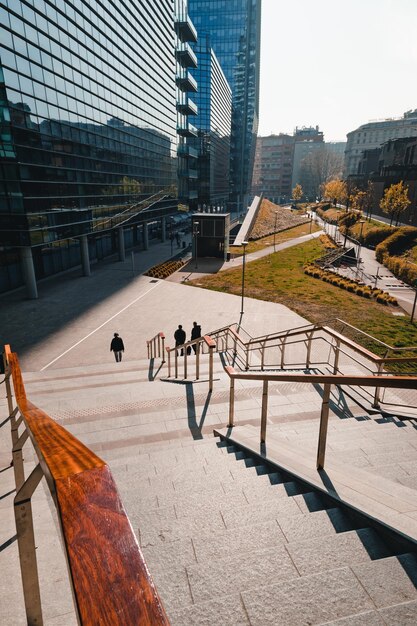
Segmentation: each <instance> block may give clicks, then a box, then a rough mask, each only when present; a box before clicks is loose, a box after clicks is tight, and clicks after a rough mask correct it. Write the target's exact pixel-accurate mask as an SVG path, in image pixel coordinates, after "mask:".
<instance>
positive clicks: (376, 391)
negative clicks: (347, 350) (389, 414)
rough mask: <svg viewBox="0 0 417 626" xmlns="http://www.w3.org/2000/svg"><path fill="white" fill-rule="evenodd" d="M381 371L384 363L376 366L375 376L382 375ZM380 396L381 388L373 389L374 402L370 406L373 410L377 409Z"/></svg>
mask: <svg viewBox="0 0 417 626" xmlns="http://www.w3.org/2000/svg"><path fill="white" fill-rule="evenodd" d="M383 369H384V361H380V363H379V364H378V374H377V375H378V376H380V375H381V374H382V371H383ZM380 394H381V387H375V395H374V402H373V405H372V406H373V408H374V409H379V403H380Z"/></svg>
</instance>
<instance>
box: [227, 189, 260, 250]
mask: <svg viewBox="0 0 417 626" xmlns="http://www.w3.org/2000/svg"><path fill="white" fill-rule="evenodd" d="M262 199H263V196H262V194H261V195H260V196H255V197H254V199H253V202H252V204H251V205H250V207H249V209H248V212H247V213H246V217H245V219H244V220H243V224H242V226H241V227H240V230H239V232H238V234H237V237H236V239H235V242H234V244H233V245H234V246H241V245H242V242H243V241H247V238H248V237H249V235H250V232H251V230H252V227H253V225H254V223H255V219H256V216H257V215H258V211H259V208H260V206H261V203H262Z"/></svg>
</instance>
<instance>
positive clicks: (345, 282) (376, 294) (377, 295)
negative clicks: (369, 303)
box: [304, 263, 398, 306]
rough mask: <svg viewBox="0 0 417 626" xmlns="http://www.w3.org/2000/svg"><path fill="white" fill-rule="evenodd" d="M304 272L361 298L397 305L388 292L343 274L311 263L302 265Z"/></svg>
mask: <svg viewBox="0 0 417 626" xmlns="http://www.w3.org/2000/svg"><path fill="white" fill-rule="evenodd" d="M304 272H305V274H307V275H308V276H312V277H313V278H318V279H320V280H323V281H324V282H326V283H330V284H331V285H334V286H335V287H340V289H346V291H349V292H350V293H354V294H356V295H357V296H361V297H362V298H374V299H375V300H376V301H377V302H379V303H380V304H387V305H391V306H398V302H397V300H396V298H394V297H393V296H390V294H389V293H387V292H385V291H382V289H376V288H375V287H370V286H368V285H362V284H360V283H359V282H357V281H355V280H351V279H350V278H345V277H344V276H340V275H339V274H334V273H333V272H330V271H328V270H323V269H321V268H320V267H317V265H314V264H312V263H310V264H308V265H306V266H305V267H304Z"/></svg>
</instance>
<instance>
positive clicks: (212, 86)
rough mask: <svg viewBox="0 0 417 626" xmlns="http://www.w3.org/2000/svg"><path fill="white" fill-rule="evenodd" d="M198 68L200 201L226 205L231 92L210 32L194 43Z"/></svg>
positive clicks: (194, 118) (196, 120) (193, 119)
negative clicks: (211, 41)
mask: <svg viewBox="0 0 417 626" xmlns="http://www.w3.org/2000/svg"><path fill="white" fill-rule="evenodd" d="M194 50H195V52H196V54H197V58H198V68H197V69H196V70H193V75H194V77H195V78H196V79H197V82H198V93H197V94H196V97H195V101H196V103H197V104H198V116H192V117H190V120H191V122H192V124H195V125H196V126H197V127H198V135H199V136H198V139H194V140H192V142H191V143H192V145H195V146H196V148H197V149H198V152H199V158H198V166H197V167H198V204H199V205H200V206H201V205H203V204H209V205H216V206H217V205H222V206H224V207H225V206H226V204H227V202H228V200H229V191H230V171H229V167H230V134H231V114H232V94H231V90H230V87H229V84H228V82H227V80H226V77H225V75H224V73H223V71H222V68H221V67H220V64H219V62H218V60H217V58H216V55H215V54H214V51H213V49H212V48H211V45H210V36H209V35H204V34H203V35H200V34H199V37H198V42H197V44H196V45H195V47H194Z"/></svg>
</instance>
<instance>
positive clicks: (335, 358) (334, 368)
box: [333, 339, 340, 374]
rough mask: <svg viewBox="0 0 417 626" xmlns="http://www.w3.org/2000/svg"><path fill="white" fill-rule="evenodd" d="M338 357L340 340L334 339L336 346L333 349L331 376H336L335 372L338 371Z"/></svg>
mask: <svg viewBox="0 0 417 626" xmlns="http://www.w3.org/2000/svg"><path fill="white" fill-rule="evenodd" d="M339 356H340V339H336V344H335V347H334V364H333V374H337V372H338V371H339Z"/></svg>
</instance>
